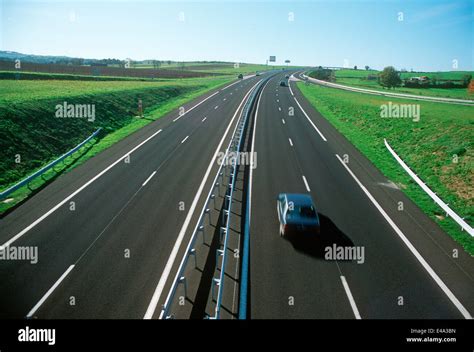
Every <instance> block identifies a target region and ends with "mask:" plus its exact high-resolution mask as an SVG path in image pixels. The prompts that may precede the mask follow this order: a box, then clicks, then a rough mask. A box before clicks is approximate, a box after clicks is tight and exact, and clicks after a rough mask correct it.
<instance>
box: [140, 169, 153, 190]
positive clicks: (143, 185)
mask: <svg viewBox="0 0 474 352" xmlns="http://www.w3.org/2000/svg"><path fill="white" fill-rule="evenodd" d="M155 174H156V171H153V172H152V173H151V175H150V176H148V178H147V179H146V180H145V182H143V184H142V187H145V185H146V184H147V183H148V181H150V180H151V178H152V177H153V176H155Z"/></svg>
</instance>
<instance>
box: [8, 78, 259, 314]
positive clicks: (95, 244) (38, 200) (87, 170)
mask: <svg viewBox="0 0 474 352" xmlns="http://www.w3.org/2000/svg"><path fill="white" fill-rule="evenodd" d="M259 79H260V78H259V77H250V78H248V79H245V80H243V81H239V82H237V83H235V84H232V85H230V86H228V87H227V88H225V89H220V90H218V91H215V92H210V93H209V94H207V95H206V96H203V97H200V98H198V99H196V100H195V101H193V102H190V103H189V104H186V105H185V106H184V108H185V114H184V115H182V116H180V115H179V114H178V112H177V111H174V112H172V113H170V114H168V115H166V116H164V117H162V118H160V119H158V120H157V121H155V122H153V123H151V124H149V125H147V126H146V127H145V128H143V129H141V130H140V131H138V132H137V133H134V134H133V135H131V136H129V137H128V138H126V139H124V140H122V141H121V142H119V143H118V144H116V145H114V146H113V147H111V148H109V149H108V150H106V151H105V152H103V153H101V154H99V155H97V156H96V157H94V158H92V159H90V160H89V161H88V162H86V163H84V164H83V165H81V166H80V167H77V168H76V169H74V170H73V171H71V172H69V173H67V174H65V175H62V176H61V177H60V178H58V179H57V180H56V181H55V182H54V183H52V184H51V185H49V186H48V187H46V188H45V189H44V190H42V191H41V192H39V193H38V194H37V195H35V196H34V197H33V198H32V199H30V200H29V201H28V202H26V203H25V204H23V205H22V206H20V207H19V208H18V209H16V210H15V211H14V212H12V213H10V214H9V215H7V216H6V217H5V218H4V219H2V220H1V230H0V244H3V245H7V244H8V245H10V246H37V247H38V250H39V254H38V256H39V261H38V263H37V264H30V262H26V261H2V262H0V277H1V278H2V285H1V286H0V297H1V299H0V302H1V303H0V316H1V317H9V318H10V317H14V318H21V317H26V316H28V317H37V318H138V319H141V318H143V317H144V316H145V313H146V312H147V311H148V309H149V308H150V311H151V312H152V313H154V309H153V308H156V307H155V306H154V307H150V302H151V300H152V297H154V296H155V297H156V296H157V294H158V293H160V292H161V291H162V290H166V289H167V287H168V286H166V287H165V286H163V287H161V286H160V287H158V286H159V285H158V284H159V283H161V282H163V281H166V280H164V279H165V278H166V277H167V275H169V276H172V275H174V272H173V273H171V274H169V273H170V272H171V271H173V270H175V269H176V265H177V263H175V261H173V260H172V259H173V258H172V257H173V255H172V254H173V253H174V252H176V250H175V249H182V248H181V247H182V246H180V244H181V243H182V242H184V243H186V242H187V238H188V237H189V235H190V231H191V227H192V226H189V228H188V225H189V224H190V223H193V221H195V218H194V217H193V215H195V214H194V213H195V212H194V209H195V208H200V207H201V206H202V205H201V203H202V202H203V201H204V200H203V196H204V194H203V192H202V190H203V189H207V188H208V187H209V182H212V178H213V175H214V173H215V172H216V170H217V167H218V165H217V163H216V162H214V158H213V156H214V154H215V153H216V152H217V151H218V150H223V149H224V148H225V146H226V145H227V143H228V139H229V138H230V134H231V131H232V129H233V126H234V125H235V123H236V121H237V119H234V118H233V117H234V116H235V115H236V112H237V111H238V110H240V109H241V107H242V103H243V101H244V97H245V96H246V95H247V93H248V92H249V91H250V89H251V88H252V86H254V84H255V83H256V82H257V81H258V80H259ZM131 151H133V152H131ZM127 156H130V158H129V160H128V158H127ZM127 161H129V162H128V163H127ZM104 171H105V172H104ZM91 181H92V182H91ZM84 186H85V187H84ZM71 202H74V203H73V204H71ZM181 202H183V203H181ZM71 205H72V206H71ZM193 225H194V224H193ZM174 256H175V257H177V258H178V259H180V258H181V256H182V253H181V252H180V251H179V250H178V251H177V252H176V253H174ZM178 261H179V260H176V262H178ZM173 264H175V265H173ZM168 284H169V283H168ZM163 296H164V294H163ZM162 300H163V297H162V299H161V300H160V303H162ZM156 304H158V303H156ZM158 310H159V309H158ZM158 310H157V311H158ZM156 313H158V312H156Z"/></svg>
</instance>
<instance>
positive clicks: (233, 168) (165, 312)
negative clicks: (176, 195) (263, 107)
mask: <svg viewBox="0 0 474 352" xmlns="http://www.w3.org/2000/svg"><path fill="white" fill-rule="evenodd" d="M267 79H268V78H267ZM267 79H263V80H262V81H260V82H259V83H258V84H257V85H256V86H255V87H254V89H253V91H252V93H251V94H250V96H249V98H248V99H247V101H246V103H245V105H244V108H243V109H242V113H241V115H240V117H239V121H238V122H237V124H236V126H235V129H234V132H233V134H232V138H231V140H230V142H229V145H228V146H227V148H226V152H225V157H224V159H223V160H225V161H227V160H228V156H229V153H235V152H238V151H240V148H241V145H242V140H243V137H244V130H245V126H246V124H247V121H248V117H249V114H250V108H251V106H252V104H253V101H254V99H255V97H256V94H257V92H258V90H259V87H261V85H262V84H263V83H265V82H266V81H267ZM236 163H237V158H232V165H227V162H223V163H222V164H221V165H220V167H219V169H218V171H217V174H216V176H215V178H214V180H213V183H212V186H211V189H210V191H209V193H208V195H207V198H206V202H205V204H204V207H203V208H202V211H201V214H200V215H199V220H198V222H197V225H196V227H195V228H194V231H193V234H192V236H191V239H190V241H189V244H188V246H187V248H186V251H185V254H184V256H183V259H182V261H181V263H180V266H179V269H178V273H177V274H176V276H175V278H174V280H173V283H172V285H171V289H170V291H169V294H168V296H167V298H166V301H165V303H164V304H163V306H162V309H161V312H160V316H159V318H160V319H170V318H173V315H172V314H170V309H171V304H172V302H173V299H174V296H175V295H176V291H177V289H178V286H179V285H180V284H182V285H183V286H184V294H185V296H186V294H187V284H186V277H185V276H184V271H185V270H186V266H187V264H188V261H189V258H190V257H191V256H193V257H194V259H195V264H196V249H195V243H196V240H197V237H198V234H199V233H201V235H202V240H203V243H204V239H205V238H204V236H205V233H204V221H205V217H206V215H207V216H209V217H210V208H209V205H210V203H211V201H213V202H214V204H215V198H216V194H215V193H214V192H215V189H216V188H217V189H218V192H220V186H221V184H222V182H223V181H224V176H225V174H226V173H227V172H226V169H227V168H228V167H230V175H229V182H228V183H227V185H228V186H227V188H226V193H225V196H224V205H223V208H224V210H223V211H224V217H223V221H222V222H223V223H222V226H221V227H220V231H219V236H220V238H219V239H220V248H219V249H218V250H217V253H216V255H217V259H218V258H219V257H222V261H221V266H220V275H219V277H218V278H213V280H212V295H213V297H214V287H216V286H217V287H218V293H217V299H216V308H215V311H214V316H212V317H209V318H210V319H219V318H220V310H221V303H222V294H223V289H224V278H225V275H224V274H225V266H226V262H227V250H226V248H227V239H228V234H229V224H230V218H231V207H232V196H233V191H234V188H235V181H236V179H237V164H236ZM219 178H220V181H221V182H220V183H219V182H218V180H219ZM223 237H224V238H223ZM222 240H223V241H222ZM221 248H222V249H221ZM216 262H218V261H216ZM216 265H218V264H216Z"/></svg>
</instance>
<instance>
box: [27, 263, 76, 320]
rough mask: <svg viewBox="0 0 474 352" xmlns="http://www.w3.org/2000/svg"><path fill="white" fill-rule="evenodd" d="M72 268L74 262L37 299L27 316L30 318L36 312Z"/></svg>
mask: <svg viewBox="0 0 474 352" xmlns="http://www.w3.org/2000/svg"><path fill="white" fill-rule="evenodd" d="M72 269H74V264H73V265H71V266H70V267H69V268H68V269H67V270H66V271H65V272H64V274H62V275H61V277H60V278H59V279H58V281H56V282H55V283H54V285H53V286H51V288H50V289H49V290H48V292H46V293H45V295H44V296H43V297H42V298H41V299H40V300H39V302H38V303H36V305H35V306H34V307H33V308H32V309H31V310H30V311H29V312H28V314H27V315H26V317H27V318H31V317H32V316H33V314H35V313H36V311H37V310H38V309H39V308H40V307H41V306H42V304H43V303H44V302H45V301H46V300H47V299H48V297H49V296H50V295H51V294H52V293H53V291H54V290H55V289H56V288H57V287H58V286H59V284H60V283H61V281H63V280H64V279H65V278H66V276H67V275H68V274H69V273H70V272H71V270H72Z"/></svg>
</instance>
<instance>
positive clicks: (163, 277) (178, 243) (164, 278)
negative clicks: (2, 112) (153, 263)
mask: <svg viewBox="0 0 474 352" xmlns="http://www.w3.org/2000/svg"><path fill="white" fill-rule="evenodd" d="M259 82H260V81H258V82H257V83H255V85H254V86H253V87H252V88H251V89H250V90H249V91H248V92H247V94H246V95H245V96H244V98H243V99H242V101H241V102H240V104H239V106H238V107H237V110H236V111H235V113H234V116H233V117H232V120H231V121H230V123H229V125H228V126H227V129H226V130H225V132H224V135H223V136H222V139H221V141H220V142H219V145H218V146H217V148H216V151H215V153H214V155H213V156H212V158H211V162H210V163H209V166H208V168H207V170H206V173H205V174H204V177H203V179H202V182H201V184H200V185H199V188H198V190H197V192H196V195H195V196H194V199H193V202H192V204H191V207H190V208H189V211H188V214H187V215H186V218H185V220H184V223H183V226H182V227H181V230H180V231H179V234H178V237H177V238H176V242H175V244H174V246H173V249H172V250H171V253H170V256H169V257H168V261H167V262H166V265H165V268H164V269H163V272H162V274H161V276H160V280H159V281H158V284H157V285H156V288H155V291H154V292H153V296H152V298H151V300H150V303H149V304H148V308H147V310H146V312H145V315H144V317H143V319H152V318H153V314H154V313H155V310H156V306H157V305H158V302H159V300H160V297H161V294H162V293H163V289H164V288H165V284H166V281H168V277H169V275H170V272H171V269H172V268H173V265H174V261H175V260H176V256H177V255H178V251H179V248H180V247H181V243H182V242H183V239H184V235H185V233H186V230H187V229H188V226H189V223H190V222H191V218H192V216H193V214H194V210H195V208H196V206H197V203H198V201H199V198H200V197H201V193H202V191H203V189H204V186H205V184H206V182H207V179H208V177H209V174H210V173H211V170H212V167H213V166H214V162H215V159H216V158H217V155H218V153H219V151H220V149H221V147H222V144H223V143H224V140H225V138H226V136H227V133H228V132H229V130H230V128H231V126H232V124H233V122H234V120H235V117H236V116H237V114H238V112H239V110H240V108H241V107H242V105H243V103H244V102H245V100H246V99H247V97H248V96H249V94H250V92H251V91H252V89H253V88H254V87H255V86H256V85H257V84H258V83H259Z"/></svg>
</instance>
